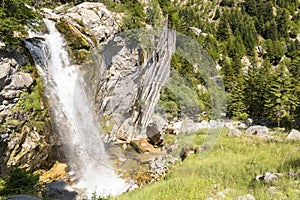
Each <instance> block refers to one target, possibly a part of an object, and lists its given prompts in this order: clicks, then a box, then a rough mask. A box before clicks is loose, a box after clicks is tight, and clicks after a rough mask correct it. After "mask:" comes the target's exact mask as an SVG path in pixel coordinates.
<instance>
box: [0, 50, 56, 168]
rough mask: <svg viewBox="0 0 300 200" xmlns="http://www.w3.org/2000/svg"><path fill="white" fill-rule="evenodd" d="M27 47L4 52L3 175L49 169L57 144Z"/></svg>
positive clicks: (0, 97)
mask: <svg viewBox="0 0 300 200" xmlns="http://www.w3.org/2000/svg"><path fill="white" fill-rule="evenodd" d="M28 55H29V54H28V52H27V50H26V49H25V48H23V47H20V46H18V47H16V46H5V45H2V48H1V49H0V121H1V127H0V163H1V166H0V171H1V172H2V171H5V170H6V168H7V167H9V166H21V167H26V168H29V169H35V168H38V167H42V166H46V165H47V161H46V160H47V159H48V158H49V155H50V154H51V153H50V152H51V147H52V146H53V144H54V143H55V142H54V141H52V139H53V138H51V137H50V133H51V125H50V123H49V119H50V116H49V113H48V110H47V107H46V104H45V102H44V100H43V96H42V90H41V83H40V81H39V77H38V75H37V73H36V71H35V70H34V68H33V67H32V66H31V65H30V57H29V56H28Z"/></svg>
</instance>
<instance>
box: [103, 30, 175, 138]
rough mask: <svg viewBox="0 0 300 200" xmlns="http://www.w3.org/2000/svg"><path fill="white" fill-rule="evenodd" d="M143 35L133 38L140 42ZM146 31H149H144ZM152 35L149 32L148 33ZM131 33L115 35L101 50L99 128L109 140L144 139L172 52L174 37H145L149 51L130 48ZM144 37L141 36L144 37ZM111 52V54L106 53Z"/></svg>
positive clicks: (160, 33)
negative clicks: (127, 137)
mask: <svg viewBox="0 0 300 200" xmlns="http://www.w3.org/2000/svg"><path fill="white" fill-rule="evenodd" d="M143 31H145V30H139V34H137V35H134V36H135V37H136V38H134V39H138V40H140V39H141V38H143ZM147 31H150V30H147ZM152 31H153V30H152ZM131 34H132V33H125V34H120V35H116V36H115V37H114V38H113V39H112V40H111V41H110V43H109V44H108V45H107V46H106V47H105V49H104V58H103V62H102V63H101V69H100V71H103V72H104V73H102V74H101V76H100V80H101V81H100V83H99V88H100V92H99V94H98V96H100V97H102V98H100V100H99V108H98V109H99V110H100V111H101V119H102V120H101V125H102V127H103V129H104V133H108V134H109V135H110V136H109V137H107V138H109V139H112V140H115V139H116V138H117V136H118V135H124V134H127V135H128V136H129V139H134V138H141V137H146V128H147V126H148V124H149V123H150V121H151V118H152V115H153V113H154V108H155V105H156V103H157V101H158V99H159V95H160V89H161V87H162V85H163V84H164V83H165V82H166V80H167V78H168V77H169V74H170V60H171V56H172V53H174V51H175V43H176V42H175V40H176V38H175V33H174V32H172V31H168V29H167V27H165V28H164V29H163V31H158V32H157V33H156V34H157V35H156V36H154V35H151V34H147V36H148V38H150V40H149V41H148V42H150V44H149V43H148V44H147V45H149V46H151V47H152V48H150V49H147V48H143V47H142V46H143V45H144V44H143V42H141V41H140V42H141V43H140V44H141V46H140V47H139V45H137V46H134V45H133V46H132V44H131V43H130V42H132V41H131V40H132V38H130V36H132V35H131ZM144 36H145V35H144ZM111 49H115V50H116V51H115V52H112V51H110V50H111Z"/></svg>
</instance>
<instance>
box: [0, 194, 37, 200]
mask: <svg viewBox="0 0 300 200" xmlns="http://www.w3.org/2000/svg"><path fill="white" fill-rule="evenodd" d="M5 200H42V199H40V198H37V197H33V196H29V195H14V196H9V197H7V198H6V199H5Z"/></svg>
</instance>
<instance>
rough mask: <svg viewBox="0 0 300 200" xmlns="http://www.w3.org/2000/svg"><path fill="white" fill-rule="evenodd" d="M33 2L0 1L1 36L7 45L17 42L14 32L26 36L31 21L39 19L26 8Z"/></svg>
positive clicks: (21, 0)
mask: <svg viewBox="0 0 300 200" xmlns="http://www.w3.org/2000/svg"><path fill="white" fill-rule="evenodd" d="M25 3H27V4H30V3H31V0H1V1H0V35H2V36H4V38H2V39H4V41H5V42H6V43H12V42H13V41H15V38H14V31H18V32H21V33H23V34H24V32H25V29H24V25H26V24H27V23H28V22H29V21H32V20H34V19H37V18H38V17H39V15H38V14H37V13H35V12H34V11H33V10H31V9H29V8H28V7H27V6H25Z"/></svg>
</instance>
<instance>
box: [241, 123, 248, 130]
mask: <svg viewBox="0 0 300 200" xmlns="http://www.w3.org/2000/svg"><path fill="white" fill-rule="evenodd" d="M248 127H249V125H248V123H245V122H241V123H240V124H239V126H238V128H241V129H247V128H248Z"/></svg>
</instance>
